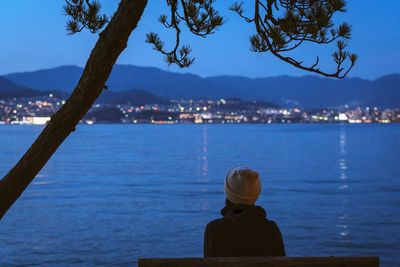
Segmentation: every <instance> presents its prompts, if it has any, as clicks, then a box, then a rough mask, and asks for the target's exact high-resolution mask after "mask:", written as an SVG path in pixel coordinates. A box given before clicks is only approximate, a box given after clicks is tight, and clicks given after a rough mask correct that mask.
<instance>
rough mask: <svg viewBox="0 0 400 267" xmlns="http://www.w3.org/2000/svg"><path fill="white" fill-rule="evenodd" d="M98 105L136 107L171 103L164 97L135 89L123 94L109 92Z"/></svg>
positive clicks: (102, 95)
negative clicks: (128, 105)
mask: <svg viewBox="0 0 400 267" xmlns="http://www.w3.org/2000/svg"><path fill="white" fill-rule="evenodd" d="M97 103H109V104H130V105H134V106H138V105H147V104H169V103H171V101H170V100H169V99H167V98H164V97H159V96H156V95H153V94H151V93H149V92H146V91H145V90H141V89H133V90H128V91H122V92H111V91H110V90H107V91H105V92H103V93H102V94H101V96H100V97H99V99H98V100H97Z"/></svg>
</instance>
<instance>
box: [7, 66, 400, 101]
mask: <svg viewBox="0 0 400 267" xmlns="http://www.w3.org/2000/svg"><path fill="white" fill-rule="evenodd" d="M81 72H82V69H81V68H79V67H76V66H62V67H58V68H54V69H48V70H39V71H35V72H25V73H15V74H9V75H6V78H8V79H10V80H11V81H13V82H15V83H17V84H21V85H23V86H27V87H31V88H33V89H38V90H49V89H58V90H64V91H71V90H72V89H73V88H74V86H75V84H76V83H77V81H78V79H79V77H80V74H81ZM107 85H108V87H109V91H111V92H118V91H125V90H127V89H129V88H145V89H146V91H148V92H150V93H152V94H155V95H158V96H161V97H165V98H175V99H179V98H183V99H188V98H194V99H199V98H209V99H216V98H221V97H238V98H241V99H244V100H247V101H253V100H258V101H267V102H273V103H276V104H277V105H280V106H300V107H305V108H319V107H338V106H343V105H350V106H378V107H399V106H400V74H393V75H388V76H384V77H381V78H379V79H377V80H373V81H370V80H364V79H360V78H346V79H343V80H337V79H330V78H323V77H317V76H302V77H290V76H278V77H268V78H256V79H252V78H246V77H241V76H216V77H210V78H202V77H200V76H197V75H193V74H179V73H173V72H168V71H162V70H160V69H157V68H152V67H137V66H131V65H115V67H114V70H113V72H112V74H111V76H110V78H109V80H108V82H107Z"/></svg>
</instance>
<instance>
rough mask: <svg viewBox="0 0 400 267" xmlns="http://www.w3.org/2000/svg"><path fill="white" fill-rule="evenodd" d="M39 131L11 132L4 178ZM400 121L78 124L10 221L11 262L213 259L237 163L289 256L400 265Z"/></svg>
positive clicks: (0, 226)
mask: <svg viewBox="0 0 400 267" xmlns="http://www.w3.org/2000/svg"><path fill="white" fill-rule="evenodd" d="M40 130H41V128H40V127H31V126H1V127H0V175H2V174H5V173H6V171H7V170H9V169H10V168H11V166H12V165H13V164H14V163H15V162H16V161H17V160H18V158H19V157H20V156H21V155H22V153H23V152H24V151H25V149H26V148H27V147H28V146H29V144H30V143H31V142H32V141H33V139H34V137H35V136H36V135H37V134H38V133H39V132H40ZM399 158H400V126H398V125H172V126H171V125H169V126H168V125H165V126H153V125H93V126H84V125H82V126H79V127H78V129H77V131H76V132H74V133H73V134H72V135H71V137H70V138H69V139H67V141H66V142H65V143H64V144H63V145H62V146H61V148H60V149H59V151H58V152H57V153H56V154H55V155H54V157H53V158H52V159H51V160H50V161H49V162H48V164H47V166H46V167H45V168H44V169H43V170H42V171H41V173H40V174H39V175H38V177H37V178H36V179H35V180H34V182H33V183H32V184H31V186H30V187H29V188H28V190H27V191H26V192H25V193H24V194H23V197H22V198H21V199H20V200H19V201H18V202H17V203H16V205H15V206H14V207H13V208H12V209H11V210H10V212H9V213H8V214H7V215H6V217H5V218H4V220H3V221H1V222H0V266H3V265H6V266H7V265H28V264H32V265H34V264H36V265H38V266H43V265H44V266H48V265H55V266H57V265H72V264H82V265H110V264H113V265H127V264H132V263H135V260H136V259H137V258H138V257H196V256H201V255H202V238H203V230H204V227H205V225H206V224H207V222H209V221H210V220H212V219H215V218H217V217H219V216H220V215H219V210H220V209H221V208H222V206H223V203H224V196H223V179H224V177H225V175H226V172H227V171H228V170H229V169H230V168H231V167H233V166H237V165H247V166H250V167H253V168H255V169H256V170H258V171H259V172H260V173H261V177H262V180H263V192H262V195H261V196H260V199H259V204H260V205H262V206H264V207H265V208H266V210H267V213H268V217H270V218H271V219H273V220H275V221H277V223H278V224H279V226H280V228H281V231H282V233H283V236H284V239H285V244H286V250H287V253H288V255H306V256H307V255H314V256H319V255H379V256H381V257H382V262H383V263H382V266H383V267H395V266H396V267H397V266H400V262H399V259H398V256H397V254H398V251H400V244H399V241H398V240H400V214H399V210H398V206H399V205H400V194H399V192H400V179H399V177H400V164H398V162H399Z"/></svg>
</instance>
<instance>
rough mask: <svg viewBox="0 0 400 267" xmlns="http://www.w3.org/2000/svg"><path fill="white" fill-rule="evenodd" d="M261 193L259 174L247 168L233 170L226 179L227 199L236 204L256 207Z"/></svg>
mask: <svg viewBox="0 0 400 267" xmlns="http://www.w3.org/2000/svg"><path fill="white" fill-rule="evenodd" d="M260 192H261V181H260V177H259V174H258V172H256V171H253V170H251V169H250V168H247V167H236V168H233V169H231V170H230V171H229V172H228V174H227V175H226V179H225V195H226V198H227V199H228V200H229V201H230V202H232V203H234V204H244V205H254V204H255V203H256V200H257V198H258V196H259V195H260Z"/></svg>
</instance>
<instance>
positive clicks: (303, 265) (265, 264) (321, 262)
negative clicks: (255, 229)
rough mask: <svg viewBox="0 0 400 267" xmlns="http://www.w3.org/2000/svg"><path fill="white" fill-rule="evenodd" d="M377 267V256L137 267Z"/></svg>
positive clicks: (142, 263) (152, 262)
mask: <svg viewBox="0 0 400 267" xmlns="http://www.w3.org/2000/svg"><path fill="white" fill-rule="evenodd" d="M160 266H162V267H379V257H267V258H264V257H256V258H183V259H139V267H160Z"/></svg>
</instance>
